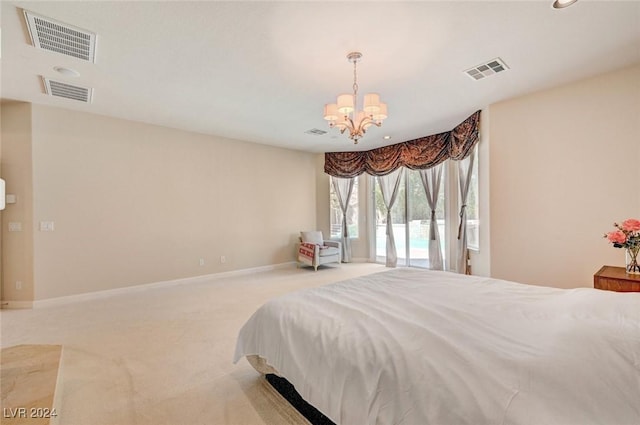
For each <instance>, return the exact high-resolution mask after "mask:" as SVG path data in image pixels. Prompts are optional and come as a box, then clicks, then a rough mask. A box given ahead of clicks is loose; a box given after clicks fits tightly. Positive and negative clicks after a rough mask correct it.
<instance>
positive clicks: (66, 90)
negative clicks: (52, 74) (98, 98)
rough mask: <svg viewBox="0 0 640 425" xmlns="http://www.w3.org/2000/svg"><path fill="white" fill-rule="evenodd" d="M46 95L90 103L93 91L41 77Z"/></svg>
mask: <svg viewBox="0 0 640 425" xmlns="http://www.w3.org/2000/svg"><path fill="white" fill-rule="evenodd" d="M42 80H43V81H44V86H45V88H46V90H47V94H49V95H51V96H56V97H64V98H65V99H73V100H78V101H80V102H85V103H91V95H92V94H93V89H91V88H87V87H82V86H75V85H72V84H67V83H63V82H60V81H55V80H50V79H48V78H44V77H42Z"/></svg>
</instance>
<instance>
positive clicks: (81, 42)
mask: <svg viewBox="0 0 640 425" xmlns="http://www.w3.org/2000/svg"><path fill="white" fill-rule="evenodd" d="M24 17H25V19H26V21H27V27H28V28H29V35H30V36H31V41H32V42H33V45H34V46H35V47H36V48H39V49H44V50H49V51H52V52H56V53H60V54H63V55H67V56H73V57H74V58H78V59H82V60H86V61H89V62H95V54H96V35H95V34H94V33H92V32H89V31H86V30H83V29H80V28H77V27H74V26H71V25H67V24H64V23H62V22H58V21H54V20H53V19H50V18H45V17H44V16H38V15H34V14H33V13H31V12H28V11H26V10H25V11H24Z"/></svg>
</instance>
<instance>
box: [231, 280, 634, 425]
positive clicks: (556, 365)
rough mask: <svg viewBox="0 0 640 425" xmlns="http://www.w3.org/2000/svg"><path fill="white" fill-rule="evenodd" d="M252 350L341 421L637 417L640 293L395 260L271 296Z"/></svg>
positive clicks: (610, 421) (614, 423) (562, 423)
mask: <svg viewBox="0 0 640 425" xmlns="http://www.w3.org/2000/svg"><path fill="white" fill-rule="evenodd" d="M251 355H257V356H259V357H260V358H261V359H263V361H264V362H266V364H267V365H268V366H270V367H272V368H273V369H275V371H277V373H278V374H279V375H281V376H283V377H285V378H286V379H287V380H288V381H289V382H291V383H292V384H293V385H294V386H295V388H296V390H297V391H298V392H299V393H300V395H301V396H302V397H303V398H304V399H305V400H306V401H307V402H309V403H310V404H311V405H313V406H315V407H316V408H317V409H318V410H320V411H321V412H322V413H324V414H325V415H326V416H327V417H329V418H330V419H331V420H332V421H334V422H335V423H336V424H340V425H365V424H393V425H427V424H439V425H440V424H443V425H444V424H448V425H461V424H472V425H484V424H513V425H515V424H531V425H540V424H545V425H546V424H558V425H569V424H576V425H577V424H579V425H587V424H598V425H638V424H640V293H616V292H609V291H600V290H596V289H590V288H581V289H573V290H563V289H555V288H547V287H540V286H530V285H523V284H518V283H513V282H506V281H501V280H496V279H488V278H478V277H470V276H461V275H457V274H453V273H446V272H434V271H426V270H417V269H408V268H402V269H394V270H391V271H387V272H382V273H377V274H373V275H369V276H364V277H360V278H356V279H351V280H348V281H344V282H340V283H336V284H332V285H327V286H323V287H319V288H313V289H306V290H302V291H297V292H293V293H290V294H287V295H284V296H281V297H278V298H276V299H273V300H271V301H269V302H267V303H266V304H265V305H263V306H262V307H260V308H259V309H258V310H257V311H256V312H255V313H254V314H253V316H252V317H251V318H250V319H249V320H248V322H247V323H246V324H245V325H244V326H243V328H242V329H241V330H240V333H239V336H238V341H237V346H236V352H235V356H234V362H237V361H238V360H240V359H241V358H242V357H244V356H251ZM258 369H261V368H258Z"/></svg>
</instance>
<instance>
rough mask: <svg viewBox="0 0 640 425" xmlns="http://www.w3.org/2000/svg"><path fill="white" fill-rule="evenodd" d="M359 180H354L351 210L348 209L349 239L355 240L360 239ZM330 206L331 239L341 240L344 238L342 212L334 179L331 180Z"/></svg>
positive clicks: (350, 199)
mask: <svg viewBox="0 0 640 425" xmlns="http://www.w3.org/2000/svg"><path fill="white" fill-rule="evenodd" d="M358 180H359V178H358V177H356V178H354V181H353V191H352V192H351V198H349V208H347V226H348V230H349V237H350V238H352V239H355V238H357V237H358ZM329 188H330V189H329V204H330V209H331V211H330V214H329V215H330V216H331V238H332V239H334V238H339V237H340V236H342V210H341V209H340V203H339V202H338V196H337V195H336V192H335V190H334V188H333V177H330V180H329Z"/></svg>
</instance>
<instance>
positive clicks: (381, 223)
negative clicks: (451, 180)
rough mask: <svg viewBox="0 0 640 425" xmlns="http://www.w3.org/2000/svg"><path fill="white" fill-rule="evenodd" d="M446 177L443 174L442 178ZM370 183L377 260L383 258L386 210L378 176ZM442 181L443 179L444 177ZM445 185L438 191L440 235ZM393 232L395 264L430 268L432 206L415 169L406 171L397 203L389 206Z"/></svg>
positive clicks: (382, 259)
mask: <svg viewBox="0 0 640 425" xmlns="http://www.w3.org/2000/svg"><path fill="white" fill-rule="evenodd" d="M445 178H446V177H445ZM374 180H375V181H374V184H373V188H374V190H373V194H372V196H373V201H374V205H375V208H374V210H375V241H376V243H375V257H376V262H378V263H385V260H386V220H387V212H386V208H385V206H384V202H383V200H382V193H381V191H380V185H379V183H378V181H377V179H374ZM443 180H444V179H443ZM444 186H445V185H444V184H442V185H441V187H440V193H439V194H438V199H439V201H438V208H437V209H436V220H437V222H438V227H439V230H440V234H441V235H444V234H445V202H444ZM391 219H392V223H393V234H394V238H395V244H396V250H397V254H398V266H414V267H425V268H428V267H429V246H428V244H429V225H430V221H431V209H430V208H429V205H428V204H427V198H426V196H425V192H424V188H423V187H422V182H421V180H420V175H419V174H418V171H413V170H405V173H404V175H403V177H402V181H401V182H400V188H399V192H398V197H397V199H396V202H395V204H394V206H393V208H392V209H391ZM445 239H446V238H444V237H441V249H442V254H443V259H444V258H445V248H444V243H445Z"/></svg>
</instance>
